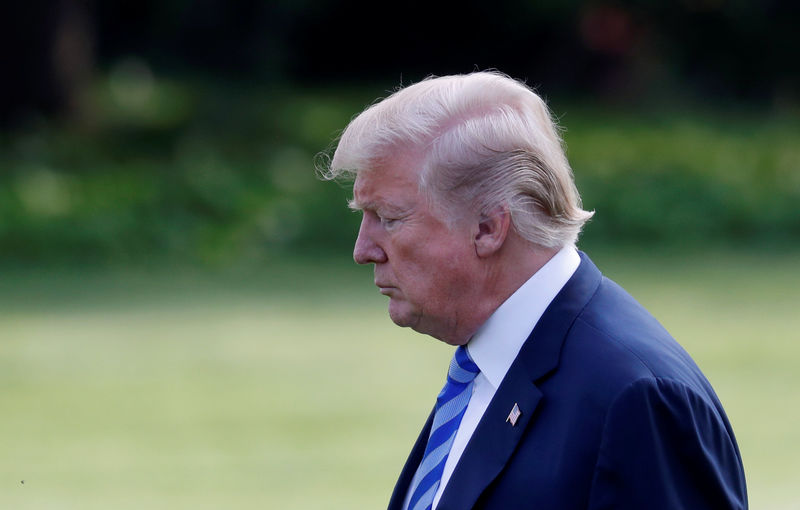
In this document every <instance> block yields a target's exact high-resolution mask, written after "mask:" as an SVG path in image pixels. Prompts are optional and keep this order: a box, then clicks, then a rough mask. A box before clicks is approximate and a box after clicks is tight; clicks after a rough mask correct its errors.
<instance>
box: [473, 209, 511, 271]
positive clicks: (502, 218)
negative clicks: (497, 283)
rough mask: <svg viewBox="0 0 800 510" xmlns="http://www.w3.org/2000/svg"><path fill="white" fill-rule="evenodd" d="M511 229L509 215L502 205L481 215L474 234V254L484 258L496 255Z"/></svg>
mask: <svg viewBox="0 0 800 510" xmlns="http://www.w3.org/2000/svg"><path fill="white" fill-rule="evenodd" d="M510 227H511V213H510V211H509V210H508V207H507V206H506V205H505V204H503V205H500V206H497V207H495V208H494V209H492V210H491V211H489V212H487V213H484V214H481V216H480V219H479V220H478V230H477V232H476V234H475V253H476V254H477V255H478V257H481V258H486V257H490V256H492V255H494V254H495V253H497V252H498V251H499V250H500V248H502V246H503V243H505V241H506V238H507V237H508V229H509V228H510Z"/></svg>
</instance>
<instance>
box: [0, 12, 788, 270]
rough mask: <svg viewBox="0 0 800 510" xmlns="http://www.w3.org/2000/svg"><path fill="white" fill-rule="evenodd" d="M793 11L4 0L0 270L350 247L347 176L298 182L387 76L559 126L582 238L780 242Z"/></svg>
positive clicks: (784, 230) (262, 257) (352, 225)
mask: <svg viewBox="0 0 800 510" xmlns="http://www.w3.org/2000/svg"><path fill="white" fill-rule="evenodd" d="M454 9H456V10H454ZM456 13H457V15H456ZM796 14H797V8H796V6H795V5H794V4H792V3H789V2H782V1H780V0H767V1H764V2H744V1H739V0H682V1H681V2H668V3H658V2H655V3H654V2H649V1H647V2H645V1H642V0H617V1H582V0H566V1H552V0H547V1H542V2H527V1H522V0H502V1H499V2H491V3H487V2H479V1H477V0H466V1H463V2H459V3H458V5H457V7H454V6H453V5H450V4H448V3H442V2H439V3H437V2H433V3H431V2H425V3H423V2H419V1H416V0H412V1H410V2H406V3H404V4H403V5H402V6H401V5H398V6H395V7H394V8H393V9H392V11H391V15H389V16H387V15H386V14H383V13H381V12H378V11H377V10H376V9H375V8H374V4H372V3H367V2H365V1H364V0H343V1H334V0H321V1H314V2H311V1H307V0H303V1H296V0H276V1H272V2H260V1H257V0H242V1H236V2H229V1H224V0H201V1H189V0H160V1H156V0H138V1H136V2H133V1H129V0H123V1H119V2H99V1H89V0H30V1H28V2H22V3H20V2H6V3H3V4H2V5H0V43H1V44H0V57H1V58H0V66H2V67H0V68H2V69H3V72H4V74H3V77H4V79H2V80H0V130H2V131H0V260H2V261H6V262H12V261H16V262H20V263H63V262H66V263H69V262H75V263H85V264H116V263H124V264H128V263H151V262H153V263H160V262H162V261H165V260H171V261H176V262H187V263H200V264H212V265H214V264H218V265H224V264H233V263H235V264H241V265H247V264H254V265H257V264H261V263H264V261H266V260H268V259H269V257H270V256H272V255H283V254H286V253H297V252H301V251H304V252H308V251H310V250H314V251H320V250H328V251H336V252H345V251H348V250H349V249H350V246H351V243H352V240H353V237H354V235H355V231H356V226H357V221H358V218H357V216H356V215H353V214H352V213H350V212H348V211H347V209H346V207H345V199H346V197H347V195H348V191H347V190H346V189H345V188H343V187H339V186H336V185H333V184H330V183H322V182H319V181H317V180H315V178H314V168H313V159H314V156H315V154H317V153H318V152H319V151H320V150H322V149H324V148H325V147H327V146H328V145H329V143H330V141H331V140H332V139H333V138H334V137H335V135H336V133H337V132H338V130H339V129H341V128H342V127H343V126H344V125H345V124H346V123H347V121H348V119H349V118H351V116H352V115H353V114H355V113H356V112H358V111H360V110H361V109H363V107H364V106H365V104H367V103H368V102H370V101H372V99H373V98H375V97H378V96H380V95H385V94H386V91H387V90H389V89H390V88H392V87H394V86H396V85H397V84H398V83H409V82H412V81H416V80H418V79H420V78H422V77H423V76H425V75H427V74H429V73H435V74H445V73H451V72H468V71H470V70H473V69H475V68H481V69H485V68H492V67H496V68H499V69H501V70H503V71H504V72H507V73H509V74H510V75H512V76H514V77H517V78H522V79H526V80H527V81H528V83H530V84H532V85H534V86H537V87H538V88H539V90H540V91H541V92H543V93H544V94H545V95H547V96H549V98H550V100H551V103H552V104H554V110H555V112H556V114H557V115H558V116H559V117H561V119H562V121H563V123H564V125H565V126H566V128H567V130H566V131H565V139H566V141H567V143H568V146H569V156H570V160H571V162H572V164H573V168H574V170H575V173H576V178H577V180H578V183H579V186H580V188H581V191H582V193H583V196H584V202H585V205H586V207H588V208H590V209H595V210H596V211H597V215H596V218H595V219H594V220H593V221H592V222H591V223H590V224H589V226H588V227H587V230H586V233H585V236H584V240H585V241H586V242H591V243H595V242H596V243H619V242H636V243H642V242H645V243H661V244H676V243H685V242H732V243H737V244H741V243H743V244H761V243H797V242H798V241H800V214H798V207H797V204H798V203H800V182H799V181H800V177H799V176H800V152H799V150H800V149H798V148H797V147H798V146H800V144H798V143H797V141H798V138H800V136H798V135H800V127H799V126H798V124H799V123H800V121H799V120H798V117H799V116H798V104H800V94H799V93H798V90H800V71H799V69H800V60H798V59H797V58H796V55H797V54H798V50H800V47H798V46H800V38H798V37H796V35H795V32H796V28H795V25H796V23H795V21H796ZM587 104H590V105H591V106H582V105H587ZM653 105H659V106H656V107H654V106H653ZM687 105H694V106H687ZM697 105H703V108H701V109H698V108H697ZM705 105H710V107H709V108H705ZM705 111H707V112H716V113H703V112H705ZM611 112H613V113H611ZM726 112H727V113H726ZM756 112H758V113H756Z"/></svg>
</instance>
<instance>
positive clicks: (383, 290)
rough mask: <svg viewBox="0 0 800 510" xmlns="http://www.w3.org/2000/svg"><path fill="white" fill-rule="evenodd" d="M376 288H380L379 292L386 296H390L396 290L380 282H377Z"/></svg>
mask: <svg viewBox="0 0 800 510" xmlns="http://www.w3.org/2000/svg"><path fill="white" fill-rule="evenodd" d="M375 286H376V287H378V291H379V292H380V293H381V294H383V295H384V296H388V295H389V294H390V293H391V292H392V291H393V290H394V289H395V287H392V286H391V285H386V284H383V283H379V282H375Z"/></svg>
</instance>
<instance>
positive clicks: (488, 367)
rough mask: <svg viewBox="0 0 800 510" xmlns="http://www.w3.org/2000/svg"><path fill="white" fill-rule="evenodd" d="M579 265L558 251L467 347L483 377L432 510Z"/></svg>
mask: <svg viewBox="0 0 800 510" xmlns="http://www.w3.org/2000/svg"><path fill="white" fill-rule="evenodd" d="M580 262H581V259H580V256H579V255H578V252H577V250H576V249H575V247H574V246H566V247H564V248H562V249H561V250H560V251H559V252H558V253H557V254H556V255H555V256H553V258H551V259H550V260H549V261H548V262H547V263H546V264H545V265H544V266H542V268H541V269H539V270H538V271H537V272H536V273H535V274H534V275H533V276H531V277H530V279H528V281H526V282H525V283H524V284H522V286H521V287H520V288H519V289H517V290H516V292H514V294H512V295H511V296H510V297H509V298H508V299H507V300H506V301H505V302H504V303H503V304H502V305H500V307H499V308H497V310H495V311H494V313H493V314H492V315H491V316H490V317H489V319H488V320H487V321H486V322H485V323H483V325H482V326H481V327H480V328H479V329H478V331H477V332H476V333H475V335H474V336H473V337H472V339H470V341H469V343H468V344H467V351H468V352H469V355H470V357H471V358H472V360H473V361H474V362H475V363H476V364H477V365H478V367H479V368H480V369H481V373H480V374H478V376H477V377H476V378H475V383H474V385H473V388H472V397H471V398H470V401H469V404H468V405H467V409H466V411H465V412H464V417H463V418H462V419H461V424H460V425H459V428H458V432H456V437H455V440H454V441H453V446H452V447H451V448H450V454H449V455H448V456H447V461H445V465H444V472H443V473H442V480H441V482H440V483H439V489H438V490H437V491H436V495H435V496H434V498H433V509H434V510H435V509H436V506H437V505H438V504H439V499H440V498H441V496H442V492H443V491H444V488H445V487H446V486H447V482H448V481H449V480H450V476H451V475H452V474H453V470H454V469H455V467H456V464H458V461H459V459H460V458H461V454H462V453H464V448H466V446H467V443H468V442H469V440H470V438H471V437H472V434H473V432H475V429H476V428H477V426H478V422H479V421H480V420H481V417H482V416H483V413H484V412H485V411H486V408H487V407H488V406H489V402H491V400H492V398H493V397H494V394H495V392H496V391H497V388H498V387H499V386H500V383H501V382H502V381H503V378H504V377H505V376H506V372H508V369H509V368H510V367H511V364H512V363H513V362H514V359H516V357H517V354H518V353H519V351H520V349H521V348H522V344H524V343H525V340H526V339H527V338H528V336H529V335H530V334H531V331H533V328H534V327H535V326H536V323H537V322H538V321H539V318H540V317H541V316H542V314H543V313H544V311H545V309H546V308H547V307H548V306H549V305H550V302H551V301H552V300H553V299H554V298H555V297H556V295H557V294H558V293H559V291H560V290H561V288H562V287H563V286H564V285H565V284H566V283H567V281H568V280H569V279H570V278H571V277H572V275H573V274H574V273H575V270H576V269H578V266H579V265H580ZM410 497H411V494H410V493H409V494H406V501H405V507H407V506H408V501H409V498H410Z"/></svg>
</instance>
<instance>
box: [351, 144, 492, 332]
mask: <svg viewBox="0 0 800 510" xmlns="http://www.w3.org/2000/svg"><path fill="white" fill-rule="evenodd" d="M352 205H353V207H354V208H355V209H359V210H361V212H362V219H361V227H360V228H359V232H358V238H357V239H356V243H355V248H354V250H353V258H354V259H355V261H356V262H357V263H359V264H370V263H371V264H374V266H375V268H374V269H375V285H376V286H377V287H378V288H379V289H380V292H381V294H384V295H385V296H388V297H389V316H390V317H391V319H392V321H394V322H395V324H397V325H399V326H404V327H410V328H412V329H414V330H415V331H418V332H420V333H425V334H428V335H431V336H433V337H435V338H438V339H440V340H442V341H444V342H447V343H451V344H458V343H464V342H466V340H467V339H468V338H469V336H467V337H466V338H462V337H463V335H462V334H461V333H462V331H461V330H462V329H463V325H464V324H468V323H470V320H469V314H470V309H471V300H472V296H474V295H475V289H474V287H475V285H474V284H475V282H476V276H478V273H477V272H478V271H479V270H480V268H479V267H478V257H477V256H476V253H475V246H474V243H473V239H474V236H475V234H476V229H477V221H475V222H471V221H470V219H469V218H468V217H464V218H458V219H456V220H455V221H450V222H447V221H445V219H444V218H443V217H442V213H441V212H439V211H438V209H437V210H434V209H433V208H432V207H431V204H430V200H429V199H428V197H427V196H426V195H425V194H424V193H423V192H421V191H420V189H419V170H418V168H417V166H415V165H414V162H413V160H412V159H408V158H402V157H401V158H396V159H392V160H391V161H390V162H388V163H386V164H384V165H381V166H379V167H376V168H371V169H369V170H367V171H362V172H359V174H358V175H357V177H356V180H355V184H354V187H353V203H352ZM473 224H474V228H473Z"/></svg>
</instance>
